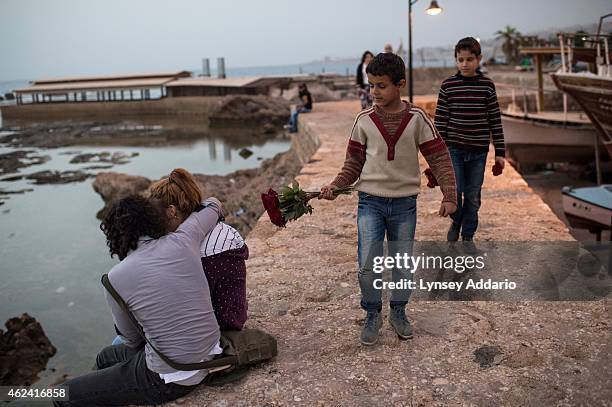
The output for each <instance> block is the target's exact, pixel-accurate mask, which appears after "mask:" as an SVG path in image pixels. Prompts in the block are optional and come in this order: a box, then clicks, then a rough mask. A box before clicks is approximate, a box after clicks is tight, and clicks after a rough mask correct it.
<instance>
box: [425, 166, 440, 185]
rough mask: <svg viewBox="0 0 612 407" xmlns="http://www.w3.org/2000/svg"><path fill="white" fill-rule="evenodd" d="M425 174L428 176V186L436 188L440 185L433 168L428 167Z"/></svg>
mask: <svg viewBox="0 0 612 407" xmlns="http://www.w3.org/2000/svg"><path fill="white" fill-rule="evenodd" d="M424 174H425V176H426V177H427V186H428V187H429V188H435V187H437V186H438V180H436V177H434V175H433V172H432V171H431V168H428V169H426V170H425V172H424Z"/></svg>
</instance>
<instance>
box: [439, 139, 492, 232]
mask: <svg viewBox="0 0 612 407" xmlns="http://www.w3.org/2000/svg"><path fill="white" fill-rule="evenodd" d="M448 151H449V153H450V156H451V160H452V161H453V168H454V169H455V178H456V180H457V211H456V212H455V213H453V214H452V215H451V218H452V220H453V222H454V223H455V224H456V225H460V226H461V236H463V237H467V238H471V237H473V236H474V233H476V228H478V209H480V191H481V189H482V183H483V181H484V172H485V166H486V164H487V152H486V151H485V152H483V153H479V152H473V151H469V150H465V149H462V148H457V147H454V146H448Z"/></svg>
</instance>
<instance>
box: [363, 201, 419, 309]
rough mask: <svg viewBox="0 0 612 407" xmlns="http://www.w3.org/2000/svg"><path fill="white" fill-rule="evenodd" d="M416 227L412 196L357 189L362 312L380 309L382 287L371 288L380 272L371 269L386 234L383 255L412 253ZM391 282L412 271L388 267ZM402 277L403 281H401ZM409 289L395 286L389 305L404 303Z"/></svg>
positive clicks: (405, 277) (407, 297)
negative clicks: (386, 196) (389, 196)
mask: <svg viewBox="0 0 612 407" xmlns="http://www.w3.org/2000/svg"><path fill="white" fill-rule="evenodd" d="M415 229H416V196H410V197H405V198H382V197H379V196H374V195H369V194H366V193H364V192H359V206H358V209H357V257H358V263H359V286H360V288H361V308H363V309H364V310H366V311H381V310H382V290H381V289H380V288H375V286H374V284H375V280H377V279H381V278H382V274H380V273H375V272H374V258H375V257H379V256H383V255H384V246H383V243H384V239H385V234H386V236H387V249H388V252H387V255H388V256H392V257H395V256H396V254H400V256H403V255H404V253H407V254H408V256H411V255H412V245H413V241H414V232H415ZM391 278H392V280H393V282H400V281H408V280H411V279H412V273H411V272H410V270H409V269H407V268H396V267H394V268H392V271H391ZM404 279H406V280H404ZM410 294H411V290H409V289H395V290H393V291H392V293H391V299H390V302H391V306H395V305H401V306H405V305H406V304H407V303H408V300H409V299H410Z"/></svg>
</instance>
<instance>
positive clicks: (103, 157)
mask: <svg viewBox="0 0 612 407" xmlns="http://www.w3.org/2000/svg"><path fill="white" fill-rule="evenodd" d="M138 155H139V153H131V154H126V153H121V152H115V153H112V154H111V153H109V152H108V151H104V152H101V153H84V154H77V155H75V156H74V157H72V159H71V160H70V164H80V163H90V162H97V163H111V164H127V163H129V162H130V158H133V157H137V156H138Z"/></svg>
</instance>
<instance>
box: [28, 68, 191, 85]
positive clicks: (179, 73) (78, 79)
mask: <svg viewBox="0 0 612 407" xmlns="http://www.w3.org/2000/svg"><path fill="white" fill-rule="evenodd" d="M190 76H191V72H189V71H176V72H151V73H140V74H128V75H106V76H72V77H65V78H44V79H37V80H35V81H33V82H32V83H33V84H34V85H48V84H52V83H71V82H100V81H117V80H136V79H157V78H168V77H171V78H188V77H190Z"/></svg>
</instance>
